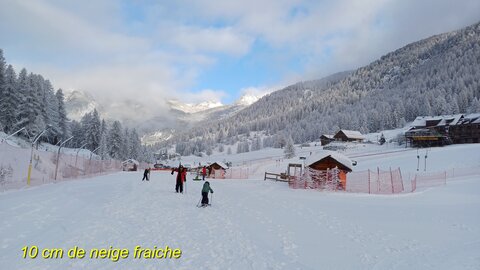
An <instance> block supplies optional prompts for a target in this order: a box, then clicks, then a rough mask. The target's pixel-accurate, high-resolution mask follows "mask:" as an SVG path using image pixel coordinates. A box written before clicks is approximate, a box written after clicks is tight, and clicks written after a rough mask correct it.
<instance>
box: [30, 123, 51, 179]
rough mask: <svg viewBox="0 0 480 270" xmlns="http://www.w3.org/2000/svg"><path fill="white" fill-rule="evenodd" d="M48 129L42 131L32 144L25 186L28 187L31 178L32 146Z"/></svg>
mask: <svg viewBox="0 0 480 270" xmlns="http://www.w3.org/2000/svg"><path fill="white" fill-rule="evenodd" d="M47 129H48V127H47V128H46V129H44V130H43V131H42V132H41V133H40V134H39V135H38V136H37V137H36V138H35V140H33V142H32V151H31V152H30V163H29V164H28V175H27V186H30V179H31V176H32V160H33V146H34V145H35V143H36V142H37V141H38V139H40V137H42V135H43V134H44V133H45V132H46V131H47Z"/></svg>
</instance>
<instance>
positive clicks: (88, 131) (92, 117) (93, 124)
mask: <svg viewBox="0 0 480 270" xmlns="http://www.w3.org/2000/svg"><path fill="white" fill-rule="evenodd" d="M82 120H83V119H82ZM84 125H85V126H84V131H85V143H86V144H87V146H86V148H87V149H90V151H93V150H95V149H97V147H99V146H100V140H101V138H102V132H101V128H102V127H101V125H102V124H101V122H100V117H99V115H98V112H97V109H94V110H93V112H92V113H89V114H88V116H86V120H85V123H84Z"/></svg>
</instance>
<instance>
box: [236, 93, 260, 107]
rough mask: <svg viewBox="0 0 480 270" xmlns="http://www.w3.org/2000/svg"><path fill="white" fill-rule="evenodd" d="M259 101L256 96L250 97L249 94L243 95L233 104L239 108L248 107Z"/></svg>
mask: <svg viewBox="0 0 480 270" xmlns="http://www.w3.org/2000/svg"><path fill="white" fill-rule="evenodd" d="M259 99H260V97H258V96H254V95H251V94H245V95H243V96H241V97H240V98H239V99H238V100H237V101H236V102H235V104H236V105H239V106H250V105H252V104H253V103H255V102H257V100H259Z"/></svg>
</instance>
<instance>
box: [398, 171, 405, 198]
mask: <svg viewBox="0 0 480 270" xmlns="http://www.w3.org/2000/svg"><path fill="white" fill-rule="evenodd" d="M398 173H399V174H400V182H401V183H402V192H404V191H405V187H404V186H403V177H402V170H400V167H398Z"/></svg>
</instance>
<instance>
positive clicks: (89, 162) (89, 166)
mask: <svg viewBox="0 0 480 270" xmlns="http://www.w3.org/2000/svg"><path fill="white" fill-rule="evenodd" d="M98 149H100V146H99V147H97V148H95V149H94V150H93V151H91V152H90V159H89V160H88V168H89V169H90V172H92V169H91V168H92V155H93V153H95V151H97V150H98ZM83 174H84V175H85V171H84V172H83Z"/></svg>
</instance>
